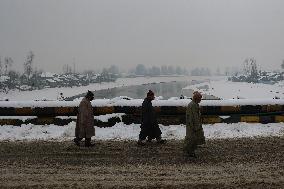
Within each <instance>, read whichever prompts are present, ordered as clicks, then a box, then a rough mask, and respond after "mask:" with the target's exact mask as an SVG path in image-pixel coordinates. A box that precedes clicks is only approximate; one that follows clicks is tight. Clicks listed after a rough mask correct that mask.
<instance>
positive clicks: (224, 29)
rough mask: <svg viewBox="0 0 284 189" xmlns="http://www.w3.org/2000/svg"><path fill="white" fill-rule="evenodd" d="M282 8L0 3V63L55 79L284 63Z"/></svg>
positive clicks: (218, 1) (170, 2) (258, 0)
mask: <svg viewBox="0 0 284 189" xmlns="http://www.w3.org/2000/svg"><path fill="white" fill-rule="evenodd" d="M283 8H284V1H283V0H100V1H99V0H0V56H1V57H2V60H3V57H4V56H10V57H12V58H13V59H14V64H15V67H17V68H18V69H22V64H23V62H24V60H25V58H26V55H27V54H28V52H29V51H30V50H32V51H33V52H34V54H35V62H34V66H35V67H37V68H42V69H44V70H45V71H52V72H61V71H62V66H63V65H64V64H70V65H72V66H73V63H74V62H75V64H76V69H77V70H78V71H82V70H86V69H101V68H102V67H107V66H110V65H112V64H114V65H117V66H118V67H119V68H121V69H125V68H128V67H135V66H136V65H137V64H145V65H146V66H150V65H156V66H159V65H174V66H175V65H180V66H182V67H186V68H188V69H192V68H193V67H197V66H200V67H201V66H209V67H210V68H213V69H216V68H217V67H232V66H238V65H239V66H241V65H242V64H243V62H244V60H245V58H247V57H254V58H255V59H256V61H257V63H258V64H259V65H260V66H261V67H262V68H271V69H279V68H280V64H281V63H282V60H283V59H284V9H283Z"/></svg>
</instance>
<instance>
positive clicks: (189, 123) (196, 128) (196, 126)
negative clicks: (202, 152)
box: [184, 91, 205, 158]
mask: <svg viewBox="0 0 284 189" xmlns="http://www.w3.org/2000/svg"><path fill="white" fill-rule="evenodd" d="M201 98H202V95H201V94H200V93H199V92H198V91H195V92H194V93H193V97H192V101H191V102H190V103H189V104H188V107H187V109H186V136H185V145H184V151H185V152H186V154H187V155H188V156H189V157H194V158H196V155H195V150H196V149H197V146H198V145H201V144H205V137H204V131H203V128H202V123H201V114H200V107H199V103H200V101H201Z"/></svg>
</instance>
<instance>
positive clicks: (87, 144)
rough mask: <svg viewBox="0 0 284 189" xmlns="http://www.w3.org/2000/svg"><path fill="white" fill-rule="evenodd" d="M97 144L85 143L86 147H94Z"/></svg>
mask: <svg viewBox="0 0 284 189" xmlns="http://www.w3.org/2000/svg"><path fill="white" fill-rule="evenodd" d="M94 146H95V144H94V143H93V144H92V143H85V147H94Z"/></svg>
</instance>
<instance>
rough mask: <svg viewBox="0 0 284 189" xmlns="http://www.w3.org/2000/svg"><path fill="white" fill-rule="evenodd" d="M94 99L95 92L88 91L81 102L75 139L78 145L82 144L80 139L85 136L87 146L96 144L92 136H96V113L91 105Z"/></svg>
mask: <svg viewBox="0 0 284 189" xmlns="http://www.w3.org/2000/svg"><path fill="white" fill-rule="evenodd" d="M93 99H94V94H93V93H92V92H91V91H88V92H87V94H86V96H85V97H84V98H83V99H82V101H81V102H80V105H79V108H78V114H77V121H76V128H75V137H76V138H75V139H74V140H73V141H74V142H75V144H76V145H77V146H80V141H81V140H82V139H83V138H85V147H91V146H94V144H92V143H91V137H92V136H95V128H94V113H93V107H92V105H91V101H92V100H93Z"/></svg>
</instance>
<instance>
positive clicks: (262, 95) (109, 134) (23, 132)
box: [0, 77, 284, 141]
mask: <svg viewBox="0 0 284 189" xmlns="http://www.w3.org/2000/svg"><path fill="white" fill-rule="evenodd" d="M189 79H192V78H186V77H177V78H173V77H170V78H163V77H162V78H160V77H158V78H134V79H133V78H131V79H121V80H118V81H117V82H115V83H103V84H93V85H90V86H86V87H77V88H70V89H69V88H66V89H63V88H60V89H44V90H41V91H29V92H21V93H19V92H16V91H14V92H11V93H9V94H8V95H9V97H10V95H11V98H10V99H13V100H34V99H35V97H39V96H44V95H48V97H52V98H54V99H56V97H57V95H58V93H59V92H61V91H64V94H65V96H68V95H69V96H73V95H74V94H78V93H80V92H83V91H86V90H99V89H106V88H111V87H119V86H126V85H128V86H129V85H138V84H146V83H153V82H156V83H158V82H168V81H184V80H189ZM203 79H204V78H203ZM204 80H206V79H204ZM206 85H207V86H206ZM283 85H284V83H277V84H274V85H267V84H249V83H233V82H229V81H225V80H224V79H222V80H216V78H214V80H212V81H208V80H207V81H205V82H204V83H202V84H198V85H193V86H188V87H187V88H190V89H194V90H199V91H201V92H202V93H206V94H211V95H214V96H217V97H220V98H222V99H228V100H227V101H225V102H227V103H229V104H231V103H232V102H233V103H235V102H236V101H231V100H232V99H233V98H235V99H236V98H242V99H246V100H245V102H246V103H249V104H255V103H259V102H261V101H264V100H263V99H266V102H275V100H272V99H273V98H275V96H276V97H277V98H280V99H284V89H283ZM204 86H206V87H204ZM201 88H202V89H201ZM205 88H207V89H205ZM22 93H23V94H22ZM1 95H3V94H1ZM140 101H141V100H140ZM140 101H139V102H140ZM187 101H188V100H185V102H187ZM279 101H281V102H282V101H283V100H279ZM124 102H125V103H128V102H129V101H124ZM171 103H174V100H172V101H171ZM206 103H210V102H203V105H205V104H206ZM212 103H216V102H214V101H212ZM153 104H154V105H155V103H153ZM107 117H108V116H106V117H105V116H101V119H102V120H104V119H105V118H107ZM203 127H204V132H205V136H206V138H208V139H217V138H239V137H259V136H284V124H283V123H270V124H259V123H254V124H252V123H250V124H249V123H234V124H225V123H219V124H213V125H211V124H208V125H204V126H203ZM74 128H75V123H74V122H71V123H70V124H68V125H67V126H64V127H62V126H56V125H32V124H28V125H22V126H20V127H19V126H11V125H5V126H0V141H3V140H8V141H11V140H12V141H14V140H71V139H72V138H73V137H74ZM161 129H162V132H163V134H162V136H163V137H164V138H166V139H183V138H184V136H185V126H184V125H171V126H162V125H161ZM139 131H140V128H139V125H138V124H131V125H125V124H123V123H117V124H116V125H115V126H113V127H111V128H98V127H96V137H94V138H95V139H98V140H109V139H114V140H137V138H138V134H139Z"/></svg>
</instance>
